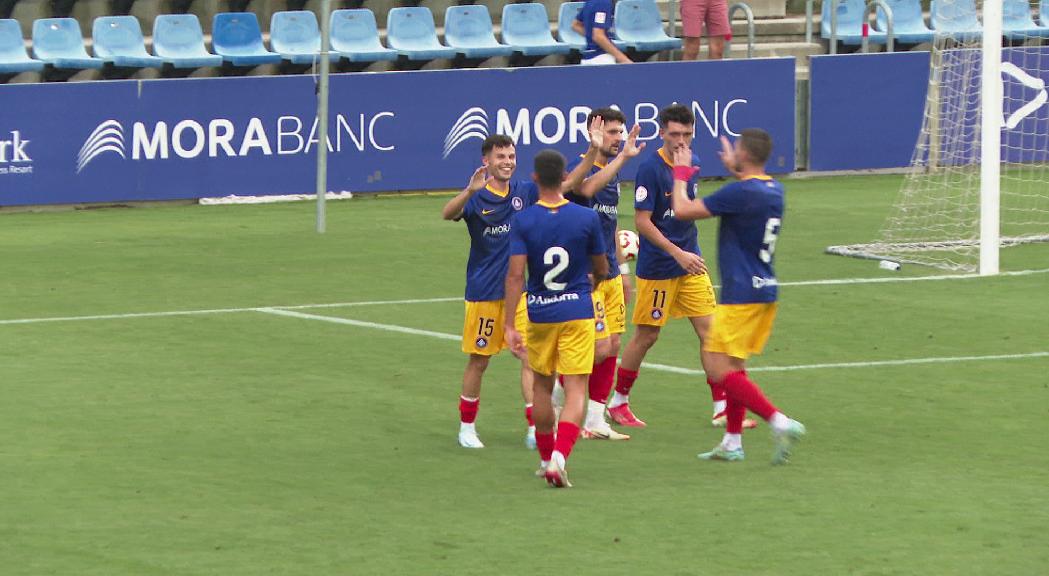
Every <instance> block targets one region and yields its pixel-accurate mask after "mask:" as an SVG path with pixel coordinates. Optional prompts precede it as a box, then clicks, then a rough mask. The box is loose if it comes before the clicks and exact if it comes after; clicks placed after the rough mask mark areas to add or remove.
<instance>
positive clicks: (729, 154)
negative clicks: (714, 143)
mask: <svg viewBox="0 0 1049 576" xmlns="http://www.w3.org/2000/svg"><path fill="white" fill-rule="evenodd" d="M718 156H720V157H721V163H722V164H724V165H725V168H728V171H729V172H732V173H733V174H735V173H736V172H737V171H738V170H739V167H738V166H737V164H736V151H735V150H734V149H733V148H732V143H731V142H729V141H728V138H726V137H724V136H722V137H721V152H720V153H718Z"/></svg>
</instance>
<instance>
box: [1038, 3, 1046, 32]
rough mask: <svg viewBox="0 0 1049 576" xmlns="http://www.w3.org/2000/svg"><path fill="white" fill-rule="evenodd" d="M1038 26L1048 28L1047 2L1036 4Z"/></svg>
mask: <svg viewBox="0 0 1049 576" xmlns="http://www.w3.org/2000/svg"><path fill="white" fill-rule="evenodd" d="M1038 25H1039V26H1041V27H1042V28H1049V0H1041V1H1040V2H1038Z"/></svg>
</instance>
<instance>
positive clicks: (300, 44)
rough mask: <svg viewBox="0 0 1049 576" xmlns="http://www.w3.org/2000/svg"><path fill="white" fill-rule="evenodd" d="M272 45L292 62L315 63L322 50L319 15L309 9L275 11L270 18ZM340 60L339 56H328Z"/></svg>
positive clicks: (274, 49) (282, 56) (284, 57)
mask: <svg viewBox="0 0 1049 576" xmlns="http://www.w3.org/2000/svg"><path fill="white" fill-rule="evenodd" d="M270 46H271V47H272V48H273V51H274V52H276V53H277V54H280V56H281V58H283V59H285V60H287V61H289V62H291V63H292V64H313V63H314V62H315V61H317V60H318V58H317V56H318V55H319V54H320V51H321V31H320V26H318V25H317V15H316V14H314V13H313V12H310V11H308V10H295V11H289V12H274V13H273V17H272V18H270ZM328 59H329V60H338V59H339V57H338V56H331V55H329V57H328Z"/></svg>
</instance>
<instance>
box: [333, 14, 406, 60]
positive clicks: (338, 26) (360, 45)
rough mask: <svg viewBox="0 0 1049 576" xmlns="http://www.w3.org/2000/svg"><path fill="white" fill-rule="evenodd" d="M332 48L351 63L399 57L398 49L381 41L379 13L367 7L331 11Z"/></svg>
mask: <svg viewBox="0 0 1049 576" xmlns="http://www.w3.org/2000/svg"><path fill="white" fill-rule="evenodd" d="M330 26H331V49H332V52H337V53H338V55H339V56H340V57H342V58H345V59H347V60H349V61H350V62H379V61H383V60H396V59H397V51H396V50H390V49H389V48H386V47H385V46H383V45H382V42H380V41H379V29H378V27H377V26H376V25H375V14H372V11H371V10H368V9H367V8H358V9H356V10H336V11H334V12H332V13H331V24H330Z"/></svg>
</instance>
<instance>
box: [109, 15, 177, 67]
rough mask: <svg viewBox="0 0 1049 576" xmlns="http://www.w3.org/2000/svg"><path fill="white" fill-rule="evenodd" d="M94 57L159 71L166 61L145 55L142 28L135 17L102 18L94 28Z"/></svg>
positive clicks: (125, 65)
mask: <svg viewBox="0 0 1049 576" xmlns="http://www.w3.org/2000/svg"><path fill="white" fill-rule="evenodd" d="M91 41H92V48H93V49H94V51H95V56H97V57H99V58H101V59H102V60H103V61H104V62H106V63H108V64H112V65H114V66H121V67H128V68H160V67H161V66H163V65H164V61H163V60H161V59H160V58H157V57H156V56H150V54H149V53H148V52H146V41H145V39H144V38H143V37H142V27H141V26H139V24H138V19H137V18H135V17H134V16H103V17H101V18H97V19H95V25H94V26H92V27H91Z"/></svg>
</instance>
